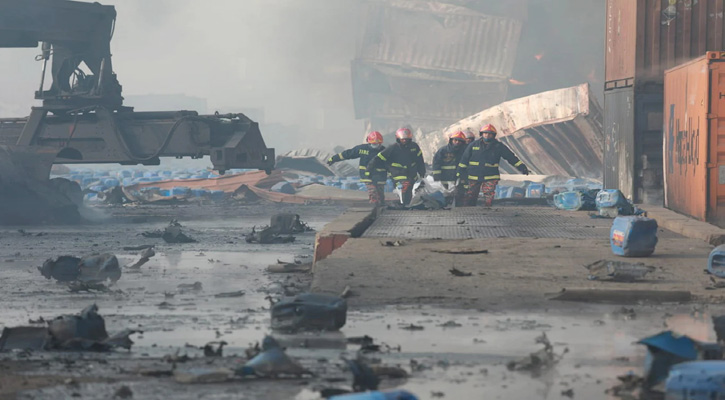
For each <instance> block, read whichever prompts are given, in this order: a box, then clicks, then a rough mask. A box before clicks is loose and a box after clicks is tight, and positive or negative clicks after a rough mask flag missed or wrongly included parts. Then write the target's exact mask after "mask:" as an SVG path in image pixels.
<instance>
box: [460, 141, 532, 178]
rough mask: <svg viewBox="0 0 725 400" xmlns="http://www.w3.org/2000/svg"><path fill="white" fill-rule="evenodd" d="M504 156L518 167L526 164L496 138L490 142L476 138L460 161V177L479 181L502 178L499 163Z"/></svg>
mask: <svg viewBox="0 0 725 400" xmlns="http://www.w3.org/2000/svg"><path fill="white" fill-rule="evenodd" d="M502 158H503V159H504V160H506V161H508V163H509V164H511V165H512V166H514V167H516V168H520V167H521V166H522V165H523V164H524V163H523V162H522V161H521V160H519V158H518V157H516V155H514V153H513V152H512V151H511V149H509V148H508V146H506V145H505V144H503V143H501V142H499V141H498V140H496V139H493V140H492V141H491V142H489V143H486V142H484V141H483V139H478V140H475V141H474V142H473V143H471V144H469V145H468V147H467V148H466V151H464V152H463V156H462V157H461V161H460V163H458V177H459V178H461V179H468V180H471V181H479V182H480V181H490V180H493V179H501V174H500V172H499V170H498V165H499V162H500V161H501V159H502Z"/></svg>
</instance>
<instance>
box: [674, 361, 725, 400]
mask: <svg viewBox="0 0 725 400" xmlns="http://www.w3.org/2000/svg"><path fill="white" fill-rule="evenodd" d="M723 398H725V361H714V360H713V361H691V362H685V363H681V364H677V365H674V366H672V368H671V369H670V374H669V376H668V377H667V382H666V384H665V399H666V400H711V399H723Z"/></svg>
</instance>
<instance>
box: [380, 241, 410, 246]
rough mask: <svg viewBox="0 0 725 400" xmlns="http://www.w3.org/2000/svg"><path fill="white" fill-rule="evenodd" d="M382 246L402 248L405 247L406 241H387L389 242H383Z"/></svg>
mask: <svg viewBox="0 0 725 400" xmlns="http://www.w3.org/2000/svg"><path fill="white" fill-rule="evenodd" d="M380 245H381V246H385V247H400V246H405V241H403V240H387V241H381V242H380Z"/></svg>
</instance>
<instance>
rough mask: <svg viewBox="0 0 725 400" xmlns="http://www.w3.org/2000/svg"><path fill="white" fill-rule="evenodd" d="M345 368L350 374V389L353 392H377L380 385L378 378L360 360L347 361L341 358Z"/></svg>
mask: <svg viewBox="0 0 725 400" xmlns="http://www.w3.org/2000/svg"><path fill="white" fill-rule="evenodd" d="M342 360H343V361H344V362H345V364H346V365H347V368H348V369H349V370H350V372H351V373H352V389H353V391H355V392H365V391H368V390H377V389H378V385H380V378H378V376H377V375H376V374H375V372H373V370H372V369H371V368H370V366H368V365H367V363H365V362H364V361H363V360H362V359H360V358H358V359H356V360H348V359H346V358H344V357H342Z"/></svg>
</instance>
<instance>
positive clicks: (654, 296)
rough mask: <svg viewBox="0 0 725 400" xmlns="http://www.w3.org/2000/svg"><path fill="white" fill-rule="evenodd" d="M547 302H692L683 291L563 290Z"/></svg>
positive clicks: (689, 295)
mask: <svg viewBox="0 0 725 400" xmlns="http://www.w3.org/2000/svg"><path fill="white" fill-rule="evenodd" d="M549 300H560V301H578V302H585V303H611V304H639V303H647V302H650V303H687V302H689V301H690V300H692V293H690V292H689V291H685V290H646V289H566V288H565V289H562V290H561V291H560V292H558V293H555V294H551V295H550V297H549Z"/></svg>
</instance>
